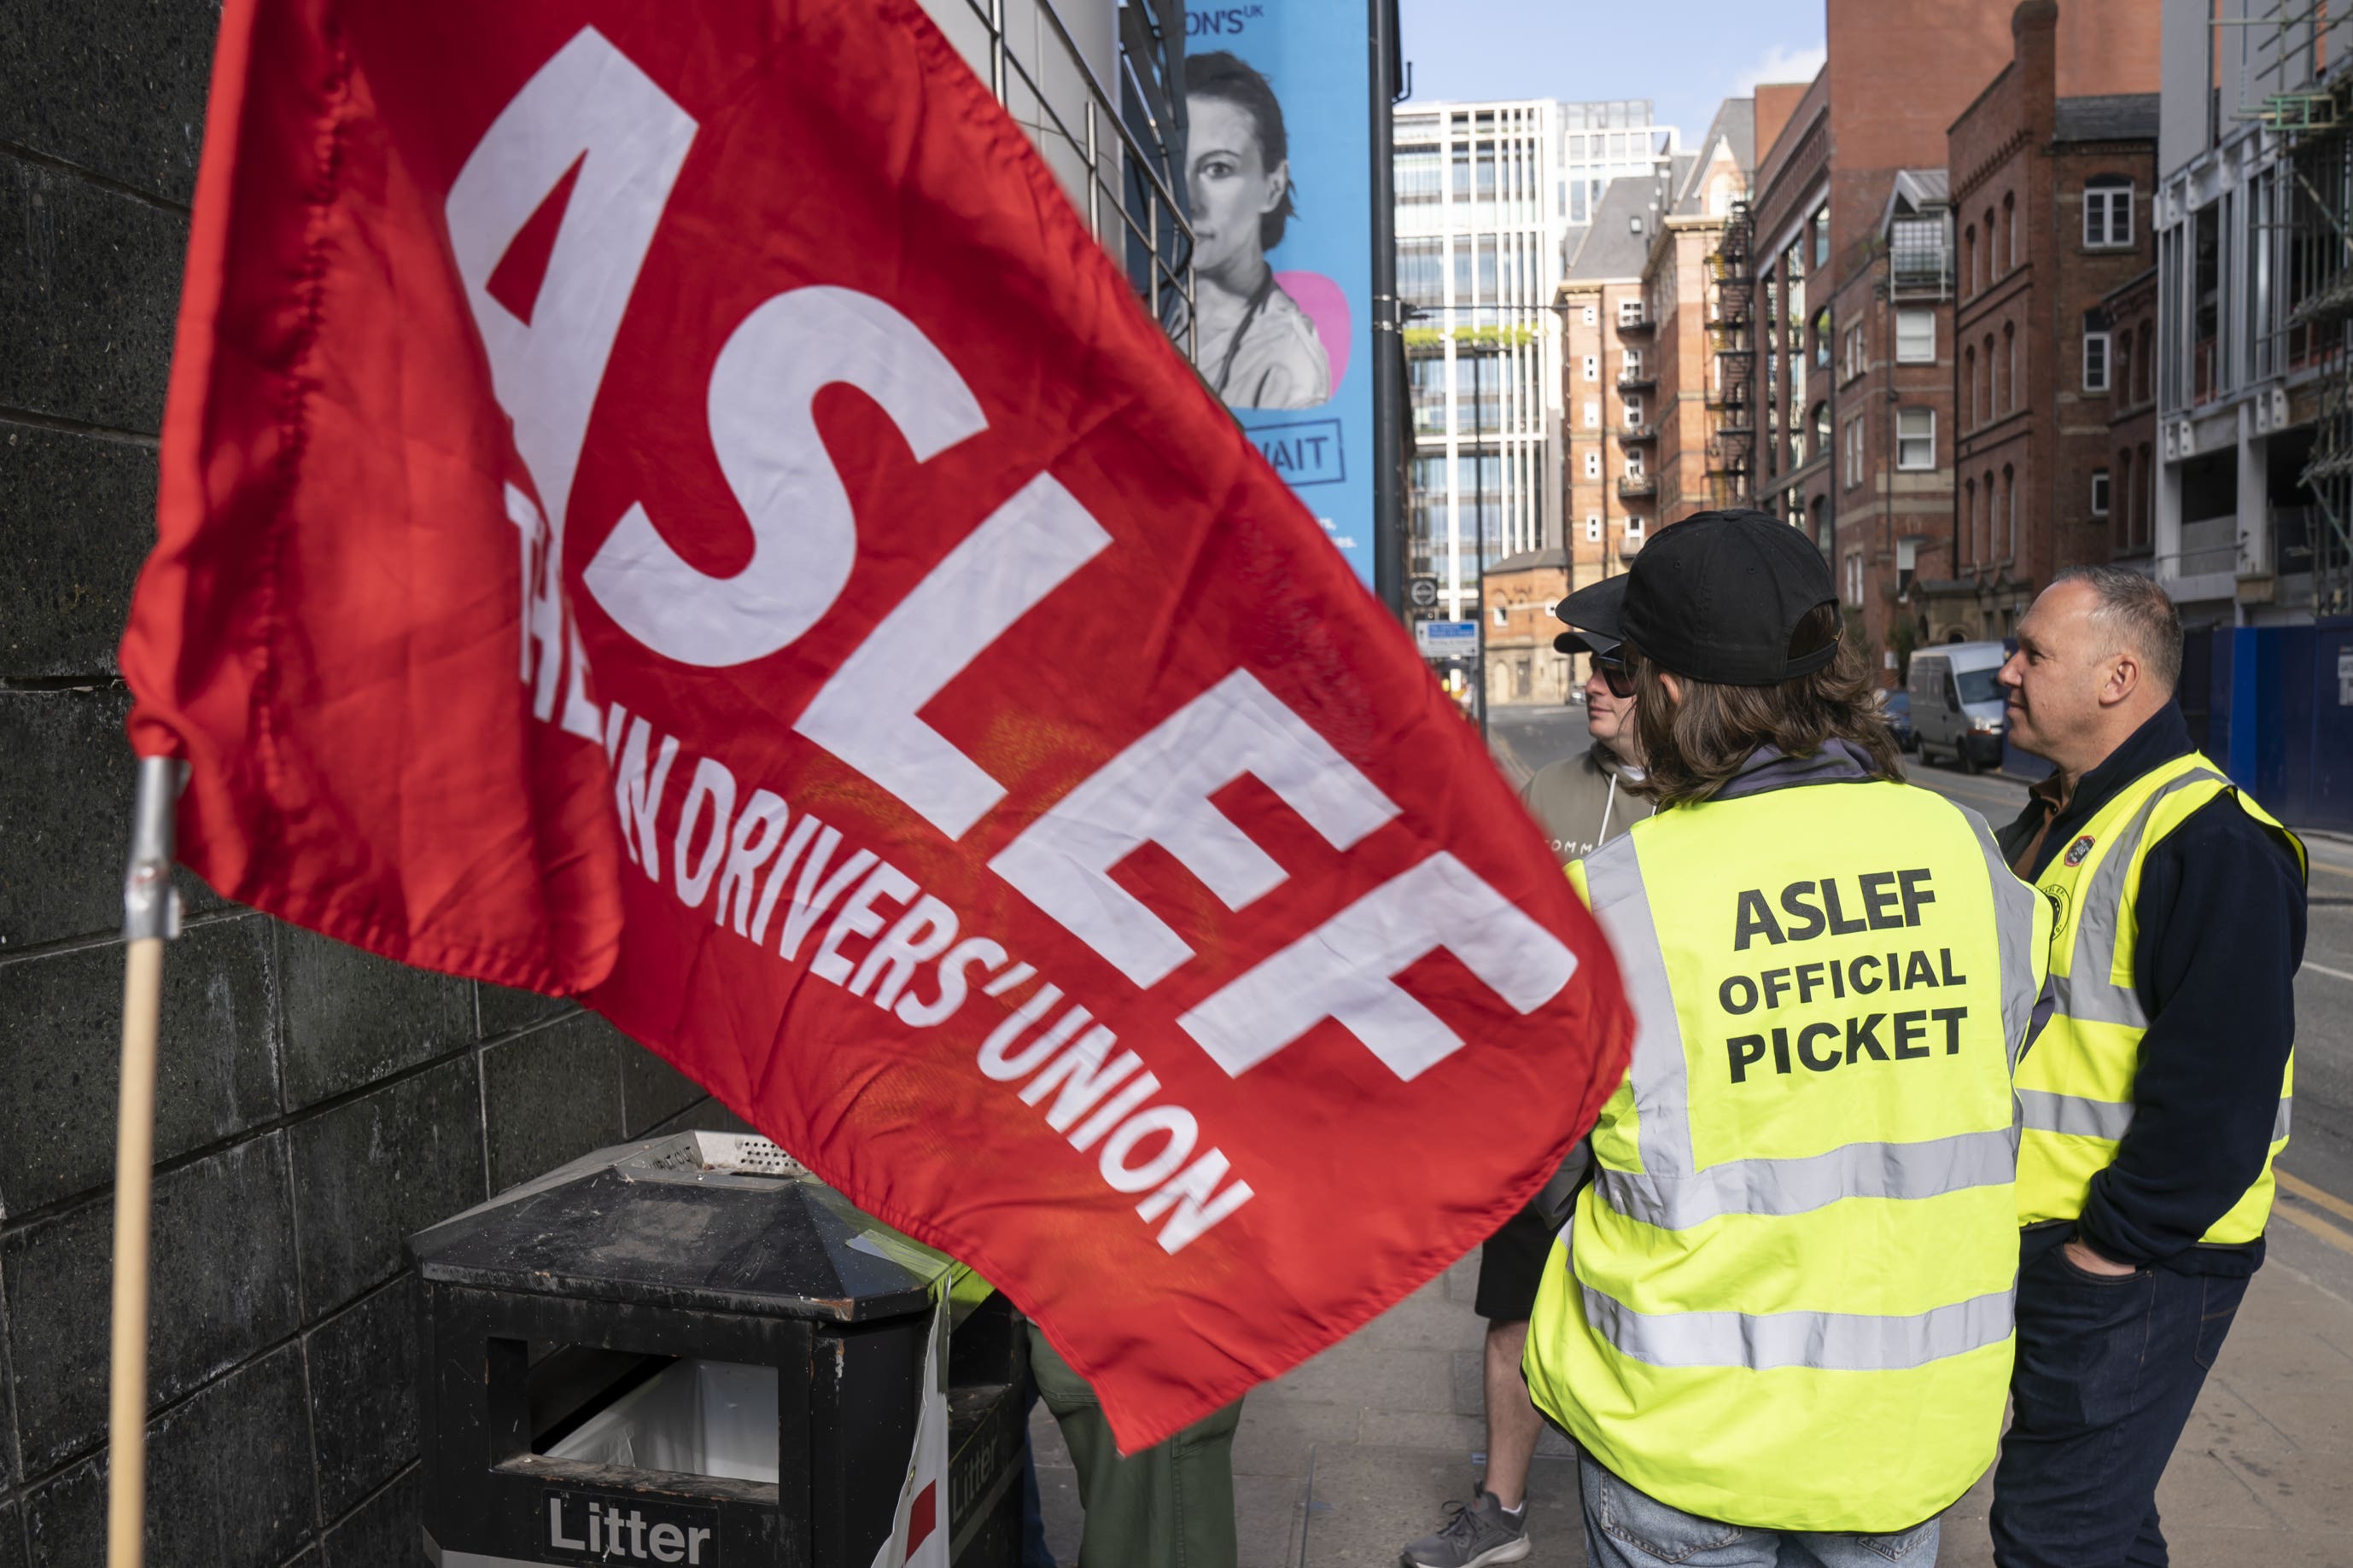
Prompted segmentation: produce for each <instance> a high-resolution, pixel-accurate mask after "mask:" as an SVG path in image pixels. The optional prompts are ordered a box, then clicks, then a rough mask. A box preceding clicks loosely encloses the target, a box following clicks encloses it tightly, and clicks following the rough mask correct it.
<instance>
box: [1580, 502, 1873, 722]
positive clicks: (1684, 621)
mask: <svg viewBox="0 0 2353 1568" xmlns="http://www.w3.org/2000/svg"><path fill="white" fill-rule="evenodd" d="M1837 602H1838V590H1837V588H1836V586H1835V585H1834V584H1832V583H1831V569H1830V563H1828V562H1826V561H1824V560H1823V559H1822V555H1821V552H1820V551H1819V550H1817V549H1815V548H1814V546H1813V545H1812V543H1811V542H1809V541H1808V540H1807V538H1806V536H1805V535H1804V534H1802V533H1800V532H1799V531H1798V530H1796V529H1794V528H1792V527H1790V526H1789V525H1788V523H1786V522H1783V521H1780V520H1779V519H1778V518H1774V517H1769V516H1767V514H1765V513H1764V512H1761V511H1704V512H1700V513H1697V514H1696V515H1694V516H1692V517H1688V518H1685V519H1684V520H1683V521H1681V522H1678V523H1675V524H1673V525H1672V526H1670V527H1667V528H1662V529H1661V530H1659V531H1658V532H1656V533H1655V534H1653V535H1651V541H1650V542H1649V543H1648V544H1646V545H1644V546H1643V547H1642V552H1641V554H1640V555H1637V556H1636V557H1634V563H1633V566H1632V568H1631V569H1630V570H1629V571H1628V572H1627V573H1626V574H1624V575H1623V576H1620V577H1610V578H1604V579H1603V580H1602V581H1600V582H1599V583H1596V584H1594V585H1593V586H1591V587H1590V588H1585V589H1580V590H1579V591H1578V592H1577V593H1574V594H1571V595H1569V596H1568V597H1567V598H1566V599H1564V600H1562V601H1561V603H1560V607H1559V608H1558V609H1557V610H1556V611H1555V612H1554V613H1555V614H1556V615H1557V616H1560V618H1561V619H1562V620H1564V621H1567V623H1568V624H1569V625H1571V626H1582V627H1585V628H1587V629H1588V632H1589V633H1592V634H1598V635H1599V636H1600V637H1614V638H1618V639H1620V640H1622V641H1625V642H1630V643H1632V644H1633V645H1634V646H1635V647H1637V648H1639V649H1641V654H1642V657H1643V658H1647V659H1650V660H1651V662H1653V663H1655V664H1656V665H1658V666H1659V668H1662V669H1664V670H1667V671H1669V672H1670V673H1672V674H1675V675H1680V676H1682V677H1683V678H1684V679H1687V680H1704V681H1708V682H1710V683H1712V684H1715V685H1717V686H1778V685H1779V684H1780V683H1781V682H1782V681H1784V680H1793V679H1797V678H1798V677H1799V676H1801V675H1811V674H1812V673H1813V672H1814V671H1816V670H1818V669H1820V668H1822V667H1823V666H1825V665H1827V664H1829V663H1830V661H1831V659H1832V658H1836V657H1837V656H1838V643H1837V641H1836V640H1835V639H1833V640H1832V641H1831V643H1829V644H1828V645H1827V646H1825V647H1819V648H1816V649H1814V650H1812V651H1811V652H1810V653H1803V654H1800V655H1799V656H1798V657H1797V658H1790V657H1789V638H1790V637H1791V635H1792V634H1793V633H1795V632H1796V631H1797V629H1798V623H1799V621H1802V620H1804V619H1805V618H1806V616H1808V615H1810V614H1811V613H1812V612H1813V611H1814V610H1816V609H1818V608H1820V606H1821V605H1830V604H1835V603H1837Z"/></svg>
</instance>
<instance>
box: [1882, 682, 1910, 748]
mask: <svg viewBox="0 0 2353 1568" xmlns="http://www.w3.org/2000/svg"><path fill="white" fill-rule="evenodd" d="M1879 710H1880V711H1881V712H1882V713H1884V714H1886V715H1887V727H1888V728H1889V729H1890V730H1893V731H1895V743H1896V744H1897V745H1899V746H1901V747H1903V748H1904V749H1905V751H1907V752H1908V751H1910V750H1912V749H1913V748H1914V747H1915V746H1916V745H1917V744H1919V738H1918V737H1917V736H1915V735H1914V734H1913V733H1912V694H1911V693H1910V692H1908V691H1882V692H1881V693H1880V694H1879Z"/></svg>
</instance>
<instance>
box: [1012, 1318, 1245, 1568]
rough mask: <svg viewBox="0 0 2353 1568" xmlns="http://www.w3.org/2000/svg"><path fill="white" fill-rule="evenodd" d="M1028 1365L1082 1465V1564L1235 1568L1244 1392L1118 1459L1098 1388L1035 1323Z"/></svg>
mask: <svg viewBox="0 0 2353 1568" xmlns="http://www.w3.org/2000/svg"><path fill="white" fill-rule="evenodd" d="M1029 1370H1030V1371H1031V1373H1033V1374H1034V1375H1035V1376H1036V1377H1037V1379H1038V1394H1039V1397H1040V1398H1042V1399H1043V1400H1045V1402H1046V1408H1047V1409H1049V1410H1050V1411H1052V1412H1053V1413H1054V1420H1055V1421H1056V1423H1058V1424H1059V1425H1060V1426H1061V1428H1062V1441H1063V1442H1064V1443H1065V1444H1066V1445H1068V1446H1069V1447H1070V1450H1071V1463H1072V1464H1073V1465H1075V1466H1077V1467H1078V1472H1079V1502H1080V1504H1081V1506H1082V1507H1083V1508H1084V1509H1085V1510H1086V1513H1087V1529H1086V1534H1085V1536H1084V1537H1083V1538H1082V1540H1081V1542H1080V1544H1079V1562H1078V1568H1234V1559H1235V1540H1234V1427H1235V1426H1237V1425H1239V1424H1240V1421H1241V1418H1242V1405H1241V1401H1240V1400H1239V1399H1237V1400H1235V1401H1234V1402H1233V1403H1232V1404H1231V1405H1227V1406H1226V1407H1225V1408H1224V1409H1223V1410H1220V1411H1219V1412H1218V1413H1217V1414H1215V1415H1208V1416H1205V1417H1204V1418H1202V1419H1201V1420H1199V1421H1197V1422H1195V1423H1194V1424H1193V1425H1192V1426H1187V1427H1186V1428H1185V1430H1183V1431H1182V1432H1179V1433H1177V1434H1176V1436H1174V1437H1171V1438H1169V1439H1168V1440H1167V1441H1166V1442H1165V1443H1162V1444H1160V1445H1159V1446H1157V1447H1151V1448H1146V1449H1145V1451H1144V1452H1142V1453H1141V1454H1137V1455H1135V1456H1134V1458H1125V1459H1123V1458H1120V1456H1119V1446H1118V1445H1117V1444H1116V1443H1114V1442H1113V1440H1112V1435H1111V1423H1110V1422H1108V1421H1106V1420H1104V1419H1103V1405H1102V1404H1101V1402H1099V1401H1098V1400H1097V1399H1096V1398H1095V1391H1094V1390H1093V1389H1092V1388H1091V1387H1089V1386H1088V1385H1087V1381H1086V1380H1085V1379H1084V1378H1082V1377H1081V1376H1080V1375H1079V1374H1078V1373H1075V1372H1073V1371H1071V1363H1068V1362H1066V1361H1064V1360H1063V1359H1062V1357H1061V1355H1060V1352H1057V1351H1056V1350H1055V1349H1054V1347H1053V1346H1052V1345H1050V1344H1048V1343H1047V1342H1046V1336H1045V1335H1043V1334H1041V1333H1039V1331H1038V1329H1037V1325H1035V1324H1032V1325H1030V1329H1029Z"/></svg>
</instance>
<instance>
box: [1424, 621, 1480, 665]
mask: <svg viewBox="0 0 2353 1568" xmlns="http://www.w3.org/2000/svg"><path fill="white" fill-rule="evenodd" d="M1413 638H1414V641H1415V642H1416V643H1418V644H1419V645H1420V647H1421V657H1422V658H1426V659H1430V660H1431V661H1432V662H1433V663H1434V662H1438V661H1440V660H1444V659H1450V658H1478V657H1479V623H1478V622H1476V621H1417V622H1415V623H1414V628H1413Z"/></svg>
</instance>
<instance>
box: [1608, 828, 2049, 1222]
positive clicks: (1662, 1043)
mask: <svg viewBox="0 0 2353 1568" xmlns="http://www.w3.org/2000/svg"><path fill="white" fill-rule="evenodd" d="M1954 809H1955V810H1957V811H1959V812H1960V813H1961V815H1962V816H1963V817H1964V818H1965V819H1966V820H1967V821H1968V823H1969V825H1970V826H1971V827H1972V829H1973V830H1974V831H1975V832H1976V834H1977V837H1978V847H1979V848H1980V850H1982V851H1983V853H1984V855H1985V858H1986V873H1987V876H1988V877H1989V879H1990V881H1991V886H1992V889H1993V894H1994V903H1995V914H1996V923H1997V925H1998V927H1999V929H2000V953H2001V969H2002V1026H2003V1037H2004V1038H2005V1040H2006V1041H2007V1042H2008V1046H2009V1052H2010V1066H2011V1068H2013V1069H2015V1068H2016V1066H2017V1063H2018V1053H2019V1049H2020V1047H2021V1044H2022V1043H2023V1042H2024V1040H2025V1038H2026V1030H2027V1026H2028V1024H2029V1022H2030V1020H2031V1018H2032V1016H2033V1012H2034V1002H2035V996H2036V991H2035V984H2034V959H2033V952H2032V944H2033V937H2034V900H2036V899H2039V898H2041V897H2042V895H2041V894H2040V893H2037V892H2036V891H2034V889H2031V888H2029V887H2027V886H2026V885H2025V884H2024V883H2022V882H2021V881H2020V880H2019V879H2017V878H2016V877H2015V876H2013V875H2011V874H2010V868H2009V867H2008V866H2007V865H2005V864H2004V863H2003V861H2002V858H2001V851H2000V847H1999V846H1997V845H1996V844H1995V842H1994V838H1993V833H1992V830H1991V829H1990V828H1989V827H1988V826H1986V823H1985V819H1984V818H1983V817H1981V816H1978V814H1977V813H1976V812H1973V811H1970V810H1968V808H1967V807H1963V806H1955V807H1954ZM1585 868H1586V890H1587V892H1588V895H1589V896H1590V898H1591V900H1592V904H1593V913H1594V916H1595V918H1596V919H1597V920H1598V921H1600V924H1601V928H1602V930H1603V931H1605V932H1607V933H1608V935H1609V945H1610V947H1611V948H1612V949H1613V950H1614V951H1615V952H1617V954H1618V965H1619V973H1620V975H1621V976H1622V977H1623V978H1624V980H1625V983H1626V994H1627V996H1628V999H1629V1000H1630V1001H1631V1002H1632V1004H1633V1005H1634V1022H1635V1037H1634V1059H1633V1065H1632V1068H1631V1069H1630V1072H1629V1074H1628V1082H1629V1087H1630V1089H1632V1092H1633V1097H1634V1112H1635V1117H1636V1123H1637V1130H1638V1137H1639V1139H1640V1143H1641V1153H1642V1169H1641V1171H1640V1172H1633V1171H1615V1170H1609V1169H1607V1168H1604V1169H1601V1170H1599V1172H1597V1173H1596V1175H1595V1178H1594V1181H1595V1185H1596V1187H1597V1188H1598V1189H1599V1195H1600V1197H1601V1199H1602V1201H1604V1202H1605V1203H1607V1204H1609V1206H1610V1207H1611V1208H1612V1209H1615V1210H1616V1211H1617V1212H1618V1213H1620V1214H1622V1215H1626V1216H1627V1217H1628V1218H1630V1219H1634V1220H1639V1221H1641V1223H1642V1224H1645V1225H1653V1226H1659V1227H1660V1228H1661V1229H1664V1230H1683V1229H1687V1228H1689V1227H1690V1226H1695V1225H1701V1224H1704V1223H1705V1222H1706V1221H1708V1220H1711V1219H1715V1218H1716V1217H1717V1216H1719V1215H1728V1214H1744V1215H1799V1214H1810V1213H1811V1212H1813V1211H1814V1210H1816V1209H1820V1208H1824V1207H1827V1206H1828V1205H1831V1204H1834V1203H1838V1202H1840V1201H1841V1200H1843V1199H1846V1198H1852V1197H1873V1198H1896V1199H1911V1198H1933V1197H1941V1196H1943V1195H1944V1194H1947V1193H1957V1192H1963V1191H1966V1190H1968V1189H1969V1188H1971V1187H1981V1186H1991V1185H1998V1184H2001V1183H2005V1182H2008V1181H2010V1180H2012V1179H2013V1177H2014V1175H2015V1173H2016V1168H2017V1154H2016V1130H2015V1129H2013V1128H2000V1129H1994V1130H1989V1131H1979V1132H1969V1133H1960V1134H1957V1135H1955V1136H1953V1137H1949V1138H1936V1139H1930V1140H1928V1141H1926V1142H1916V1143H1894V1142H1858V1143H1849V1144H1845V1145H1843V1146H1841V1147H1840V1148H1836V1149H1831V1150H1829V1151H1826V1152H1823V1153H1820V1154H1814V1155H1808V1156H1804V1157H1800V1158H1792V1159H1754V1160H1731V1161H1726V1162H1725V1163H1721V1164H1716V1165H1711V1166H1709V1167H1707V1168H1706V1169H1705V1170H1698V1169H1695V1168H1694V1167H1695V1165H1696V1160H1695V1158H1694V1154H1693V1152H1692V1136H1691V1083H1690V1079H1689V1076H1688V1071H1687V1068H1686V1065H1685V1058H1684V1054H1683V1026H1682V1021H1681V1019H1680V1018H1679V1017H1678V1016H1677V1015H1676V1012H1675V1003H1674V994H1673V991H1672V987H1671V986H1670V985H1669V984H1668V981H1667V963H1666V956H1665V953H1664V952H1663V951H1662V949H1661V947H1660V945H1659V931H1658V925H1657V922H1656V921H1655V920H1653V918H1652V916H1651V900H1650V894H1649V891H1648V889H1645V888H1644V886H1643V884H1642V872H1641V859H1640V858H1639V856H1638V854H1637V851H1636V847H1635V839H1634V836H1633V835H1630V834H1629V835H1627V836H1625V837H1620V838H1616V839H1613V840H1611V841H1610V842H1609V844H1607V845H1605V846H1603V847H1602V848H1601V849H1600V850H1599V851H1598V852H1596V853H1595V854H1594V855H1592V856H1590V857H1588V858H1587V860H1586V862H1585Z"/></svg>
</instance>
